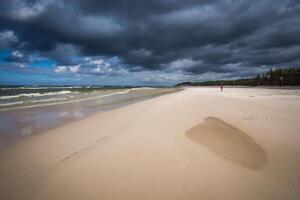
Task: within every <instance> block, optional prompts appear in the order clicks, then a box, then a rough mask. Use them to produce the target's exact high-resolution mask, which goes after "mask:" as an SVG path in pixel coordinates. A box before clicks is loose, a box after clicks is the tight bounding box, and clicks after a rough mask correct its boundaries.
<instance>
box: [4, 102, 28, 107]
mask: <svg viewBox="0 0 300 200" xmlns="http://www.w3.org/2000/svg"><path fill="white" fill-rule="evenodd" d="M22 103H24V101H14V102H9V103H1V104H0V106H11V105H17V104H22Z"/></svg>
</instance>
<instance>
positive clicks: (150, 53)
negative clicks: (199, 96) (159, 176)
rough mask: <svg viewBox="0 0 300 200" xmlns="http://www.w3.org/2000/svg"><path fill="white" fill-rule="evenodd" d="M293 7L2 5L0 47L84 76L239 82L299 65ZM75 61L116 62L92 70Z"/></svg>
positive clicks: (298, 21)
mask: <svg viewBox="0 0 300 200" xmlns="http://www.w3.org/2000/svg"><path fill="white" fill-rule="evenodd" d="M299 5H300V3H299V1H297V0H292V1H290V0H263V1H250V0H235V1H233V0H212V1H209V0H186V1H181V0H153V1H140V0H131V1H127V0H110V1H97V0H50V1H46V0H23V1H17V0H2V1H1V2H0V7H1V8H2V9H1V10H2V11H3V12H1V13H0V47H1V48H4V47H5V48H12V49H13V50H14V51H17V50H18V51H19V52H23V53H24V55H28V54H32V53H36V52H38V53H39V54H40V55H42V56H44V57H48V58H50V59H53V60H55V61H56V62H57V63H58V65H61V66H76V65H79V64H81V67H80V71H81V72H82V73H85V74H86V73H90V74H94V75H103V74H105V73H106V74H111V75H115V74H117V75H121V74H129V72H133V73H135V72H143V71H144V72H145V73H144V74H146V75H147V76H150V75H149V73H148V72H147V71H153V73H154V74H155V73H157V71H160V72H161V73H174V74H176V76H177V75H178V73H179V72H180V73H181V74H182V75H183V76H187V77H186V78H188V77H189V78H191V77H193V76H197V75H201V74H208V73H210V74H223V75H224V76H232V77H233V76H237V77H238V76H240V77H243V76H248V75H252V74H253V73H256V72H258V71H260V69H264V68H265V67H266V66H273V65H291V64H293V65H299V59H300V38H299V35H300V6H299ZM74 56H77V57H91V58H98V57H99V56H102V57H105V58H113V57H118V58H119V61H118V62H117V63H114V64H115V65H116V66H113V64H110V65H111V66H110V67H106V68H105V67H103V66H102V68H101V67H98V68H97V67H95V66H92V65H90V64H88V63H86V62H84V61H82V59H81V60H80V59H79V60H78V59H74ZM9 59H10V60H11V62H16V61H17V60H18V59H19V60H20V59H21V58H17V57H13V56H12V57H11V58H9ZM120 66H121V67H120ZM110 68H112V69H114V70H113V71H114V72H115V71H118V72H117V73H111V71H110V70H109V69H110ZM251 71H252V72H253V73H251ZM147 73H148V74H147ZM228 74H230V75H228ZM174 76H175V75H174ZM177 77H178V76H177ZM206 77H208V76H206ZM216 77H219V76H217V75H216Z"/></svg>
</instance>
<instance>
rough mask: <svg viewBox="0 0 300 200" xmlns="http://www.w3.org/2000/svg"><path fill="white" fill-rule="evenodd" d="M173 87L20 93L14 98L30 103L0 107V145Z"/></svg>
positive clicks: (172, 90)
mask: <svg viewBox="0 0 300 200" xmlns="http://www.w3.org/2000/svg"><path fill="white" fill-rule="evenodd" d="M174 91H176V89H172V88H124V89H120V88H118V89H109V90H107V89H105V90H99V89H98V90H90V91H84V92H82V91H76V90H75V91H71V92H60V95H59V96H57V97H56V98H59V99H61V100H59V101H52V100H51V98H53V97H50V96H47V95H40V96H42V97H43V99H40V96H39V95H31V96H30V95H27V96H26V95H25V96H24V95H23V96H22V95H21V96H22V97H17V98H22V99H23V101H24V98H27V102H28V101H30V103H27V104H22V105H19V104H16V105H9V106H2V107H0V128H1V129H0V147H1V146H5V145H9V144H11V143H13V142H16V141H18V140H20V139H22V138H26V137H28V136H29V135H32V134H36V133H41V132H44V131H47V130H49V129H52V128H55V127H58V126H60V125H63V124H65V123H69V122H71V121H74V120H77V119H80V118H83V117H86V116H89V115H92V114H94V113H97V112H103V111H107V110H111V109H114V108H118V107H120V106H123V105H127V104H131V103H134V102H137V101H141V100H144V99H148V98H151V97H155V96H159V95H162V94H167V93H170V92H174ZM51 92H53V91H51ZM48 93H49V92H48ZM35 94H37V92H35ZM14 95H15V94H14ZM67 95H68V96H67ZM10 96H12V94H11V95H10ZM15 96H16V95H15ZM29 96H30V97H29ZM70 96H73V97H72V98H70ZM1 97H3V96H1ZM36 97H38V98H36ZM28 98H30V100H28ZM63 98H64V99H63ZM47 100H49V101H47ZM1 109H2V110H1Z"/></svg>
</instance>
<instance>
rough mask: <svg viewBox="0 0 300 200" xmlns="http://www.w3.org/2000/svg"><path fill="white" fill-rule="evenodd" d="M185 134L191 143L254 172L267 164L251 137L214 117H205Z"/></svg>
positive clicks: (265, 156)
mask: <svg viewBox="0 0 300 200" xmlns="http://www.w3.org/2000/svg"><path fill="white" fill-rule="evenodd" d="M186 134H187V136H188V137H189V138H190V139H192V140H193V141H195V142H197V143H199V144H200V145H203V146H205V147H206V148H208V149H209V150H211V151H212V152H214V153H215V154H217V155H218V156H220V157H222V158H223V159H225V160H227V161H229V162H231V163H233V164H236V165H239V166H242V167H245V168H248V169H253V170H254V169H259V168H261V167H262V166H263V165H264V164H265V163H266V162H267V155H266V153H265V151H264V149H263V148H262V147H261V146H260V145H258V144H257V143H256V142H255V141H254V140H253V139H252V138H251V137H249V136H248V135H247V134H246V133H245V132H243V131H242V130H240V129H238V128H236V127H234V126H232V125H230V124H228V123H226V122H224V121H222V120H221V119H218V118H216V117H207V118H206V119H205V121H204V122H203V123H201V124H199V125H197V126H195V127H193V128H191V129H190V130H189V131H188V132H187V133H186Z"/></svg>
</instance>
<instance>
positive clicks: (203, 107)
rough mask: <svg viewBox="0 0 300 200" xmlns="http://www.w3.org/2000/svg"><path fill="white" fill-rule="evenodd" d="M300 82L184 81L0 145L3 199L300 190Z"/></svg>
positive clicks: (298, 195) (149, 198)
mask: <svg viewBox="0 0 300 200" xmlns="http://www.w3.org/2000/svg"><path fill="white" fill-rule="evenodd" d="M299 130H300V91H299V90H279V89H261V88H226V87H225V90H224V91H223V92H220V90H219V88H213V87H211V88H208V87H207V88H206V87H204V88H197V87H195V88H186V89H185V90H183V91H180V92H177V93H173V94H168V95H164V96H160V97H156V98H153V99H149V100H145V101H141V102H138V103H135V104H132V105H128V106H124V107H121V108H118V109H115V110H112V111H107V112H104V113H99V114H95V115H93V116H91V117H88V118H85V119H82V120H79V121H75V122H72V123H69V124H66V125H63V126H61V127H58V128H56V129H53V130H50V131H48V132H46V133H42V134H37V135H34V136H32V137H28V138H27V139H25V140H23V141H21V142H18V143H16V144H14V145H11V146H8V147H5V148H2V149H0V162H1V164H0V199H5V200H9V199H20V200H21V199H22V200H34V199H38V200H40V199H43V200H60V199H61V200H77V199H78V200H82V199H89V200H94V199H97V200H98V199H102V200H106V199H111V200H118V199H119V200H125V199H127V200H176V199H192V200H194V199H201V200H205V199H230V200H241V199H242V200H253V199H269V200H271V199H278V200H279V199H280V200H282V199H293V200H297V199H300V132H299Z"/></svg>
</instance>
